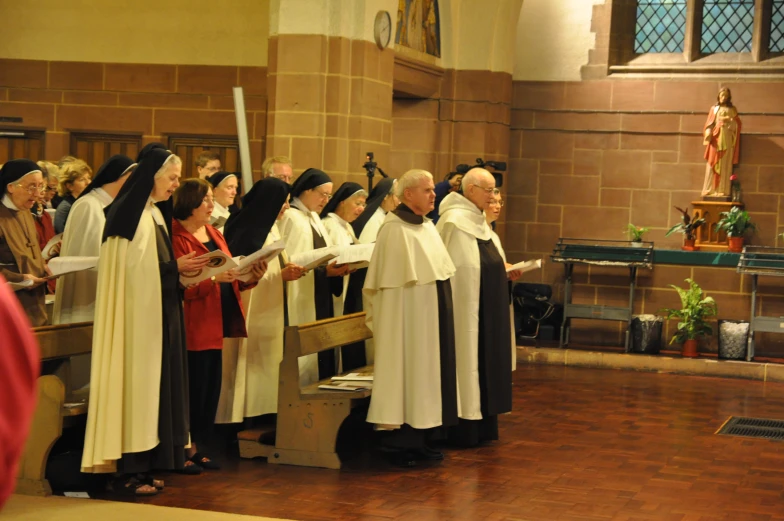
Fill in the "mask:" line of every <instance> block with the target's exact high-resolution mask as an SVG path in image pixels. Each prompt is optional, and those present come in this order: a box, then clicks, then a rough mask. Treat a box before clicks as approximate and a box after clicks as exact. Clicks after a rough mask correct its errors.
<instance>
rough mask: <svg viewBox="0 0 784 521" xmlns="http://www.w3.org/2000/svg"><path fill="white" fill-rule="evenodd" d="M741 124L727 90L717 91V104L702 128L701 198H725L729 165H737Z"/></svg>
mask: <svg viewBox="0 0 784 521" xmlns="http://www.w3.org/2000/svg"><path fill="white" fill-rule="evenodd" d="M740 129H741V122H740V118H739V117H738V111H737V109H736V108H735V107H734V106H733V104H732V92H730V89H728V88H727V87H723V88H722V89H721V90H720V91H719V95H718V97H717V103H716V105H714V106H713V107H711V109H710V112H709V113H708V121H707V122H706V123H705V128H704V129H703V144H704V145H705V160H706V161H707V162H708V163H707V165H706V167H705V183H704V184H703V187H702V195H703V197H706V196H710V197H713V196H719V197H727V198H729V196H730V192H731V187H730V177H731V176H732V167H733V165H736V164H738V152H739V150H740Z"/></svg>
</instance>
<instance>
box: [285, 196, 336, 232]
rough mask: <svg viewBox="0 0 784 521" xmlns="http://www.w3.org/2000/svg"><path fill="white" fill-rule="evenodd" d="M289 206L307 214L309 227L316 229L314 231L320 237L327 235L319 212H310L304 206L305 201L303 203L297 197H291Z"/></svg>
mask: <svg viewBox="0 0 784 521" xmlns="http://www.w3.org/2000/svg"><path fill="white" fill-rule="evenodd" d="M290 206H291V207H293V208H296V209H297V210H299V211H301V212H303V213H304V214H305V215H307V216H309V218H310V224H311V227H312V228H313V229H314V230H315V231H316V233H318V234H319V235H320V236H321V237H326V236H327V230H326V228H324V223H322V222H321V218H320V217H319V214H317V213H316V212H312V211H311V210H310V209H309V208H308V207H307V206H305V203H303V202H302V200H301V199H300V198H299V197H295V198H293V199H292V200H291V203H290Z"/></svg>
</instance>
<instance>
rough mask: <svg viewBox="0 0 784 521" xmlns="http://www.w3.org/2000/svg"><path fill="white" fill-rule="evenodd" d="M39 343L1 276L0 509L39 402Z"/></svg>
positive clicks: (5, 498) (13, 478)
mask: <svg viewBox="0 0 784 521" xmlns="http://www.w3.org/2000/svg"><path fill="white" fill-rule="evenodd" d="M39 371H40V355H39V352H38V342H36V339H35V335H33V332H32V330H31V326H30V322H29V321H28V320H27V315H25V312H24V310H23V309H22V307H21V306H20V305H19V301H18V300H17V299H16V297H14V295H13V293H12V291H11V289H10V288H9V286H8V283H7V282H6V280H5V279H4V278H3V277H2V276H0V398H1V399H0V508H2V506H3V504H4V503H5V501H6V500H7V499H8V497H9V496H10V495H11V492H13V490H14V486H15V484H16V472H17V465H18V464H19V458H20V456H21V455H22V450H23V449H24V444H25V440H26V439H27V433H28V431H29V429H30V422H31V421H32V419H33V412H34V411H35V401H36V380H37V378H38V373H39Z"/></svg>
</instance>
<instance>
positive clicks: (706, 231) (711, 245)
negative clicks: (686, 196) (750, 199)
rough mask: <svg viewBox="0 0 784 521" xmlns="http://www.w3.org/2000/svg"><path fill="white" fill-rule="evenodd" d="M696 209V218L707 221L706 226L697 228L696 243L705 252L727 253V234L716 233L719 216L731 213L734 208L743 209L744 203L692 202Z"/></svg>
mask: <svg viewBox="0 0 784 521" xmlns="http://www.w3.org/2000/svg"><path fill="white" fill-rule="evenodd" d="M691 204H692V206H693V207H694V217H695V218H697V219H698V218H700V217H702V218H703V219H705V224H703V225H702V226H700V227H699V228H697V233H696V235H697V237H696V241H695V243H694V245H695V246H697V247H699V249H700V250H704V251H727V249H728V244H727V234H726V233H725V232H723V231H721V232H717V231H716V223H717V222H719V214H720V213H722V212H729V211H730V210H731V209H732V207H733V206H739V207H740V208H741V209H742V208H743V203H737V202H732V201H692V202H691Z"/></svg>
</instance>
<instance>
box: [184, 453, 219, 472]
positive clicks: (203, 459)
mask: <svg viewBox="0 0 784 521" xmlns="http://www.w3.org/2000/svg"><path fill="white" fill-rule="evenodd" d="M188 461H190V462H191V463H193V464H194V465H196V466H197V467H201V468H203V469H206V470H220V465H218V464H217V463H215V462H214V461H212V460H211V459H210V458H208V457H207V456H205V455H203V454H200V453H198V452H197V453H196V454H194V455H193V456H191V457H190V458H189V459H188Z"/></svg>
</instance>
